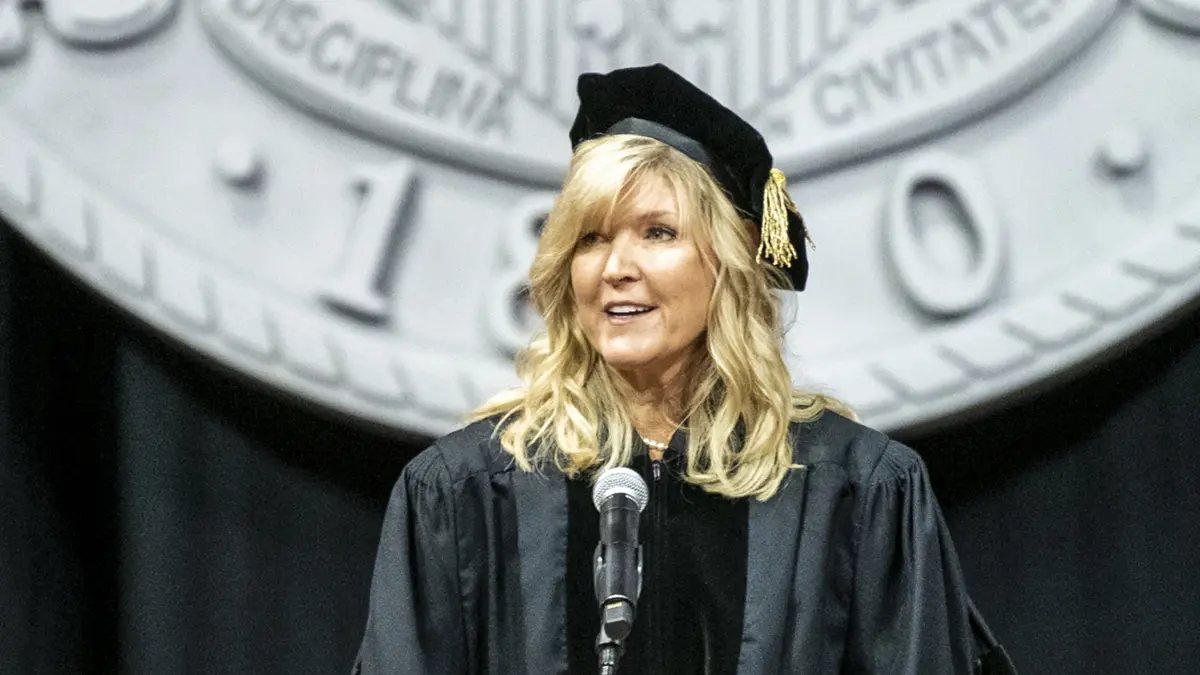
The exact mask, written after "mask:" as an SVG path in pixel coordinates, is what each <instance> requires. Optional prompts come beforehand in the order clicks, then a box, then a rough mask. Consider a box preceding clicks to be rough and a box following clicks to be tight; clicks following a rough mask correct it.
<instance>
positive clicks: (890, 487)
mask: <svg viewBox="0 0 1200 675" xmlns="http://www.w3.org/2000/svg"><path fill="white" fill-rule="evenodd" d="M856 509H857V512H856V517H855V530H856V532H855V534H856V540H857V548H856V557H855V563H854V565H855V569H854V591H853V597H852V600H851V610H850V626H849V631H850V632H849V635H848V636H847V637H848V640H849V644H848V652H847V655H848V657H849V666H850V667H849V669H848V670H849V671H850V672H851V673H856V674H860V675H882V674H884V673H886V674H888V675H1015V673H1016V671H1015V670H1014V669H1013V666H1012V663H1011V661H1010V660H1009V658H1008V656H1007V655H1006V654H1005V652H1004V649H1003V648H1002V647H1001V646H1000V645H999V644H998V643H997V642H996V639H995V637H993V635H992V633H991V631H990V630H988V627H987V625H986V624H985V623H984V621H983V618H982V617H981V616H980V615H979V612H978V611H977V610H976V609H975V607H974V605H973V604H972V602H971V600H970V597H969V596H968V595H967V589H966V584H965V582H964V579H963V574H962V569H961V568H960V567H959V563H958V557H957V556H956V555H955V553H954V545H953V543H952V542H951V541H950V533H949V531H948V530H947V528H946V524H945V522H944V521H943V519H942V514H941V510H940V508H939V507H938V503H937V500H936V499H935V497H934V494H933V490H932V488H931V486H930V483H929V476H928V473H927V472H926V470H925V465H924V463H923V462H922V461H921V459H920V457H919V456H918V455H917V454H916V453H915V452H913V451H912V450H910V449H908V448H906V447H904V446H903V445H900V444H899V443H896V442H890V443H889V444H888V447H887V448H886V449H885V451H884V453H883V457H882V458H881V460H880V462H879V464H878V465H877V467H876V468H875V470H874V471H873V472H872V476H871V478H870V479H869V480H868V481H867V484H866V485H865V486H863V488H862V489H861V490H860V491H859V497H858V499H857V505H856Z"/></svg>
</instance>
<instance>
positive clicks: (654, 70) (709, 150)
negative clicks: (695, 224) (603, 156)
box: [571, 63, 808, 291]
mask: <svg viewBox="0 0 1200 675" xmlns="http://www.w3.org/2000/svg"><path fill="white" fill-rule="evenodd" d="M578 89H579V113H578V114H577V115H576V117H575V123H574V124H573V125H572V126H571V148H572V149H574V148H576V147H577V146H578V145H579V144H580V143H582V142H583V141H586V140H588V139H590V138H595V137H597V136H604V135H613V134H635V135H638V136H648V137H650V138H654V139H656V140H659V141H662V142H663V143H666V144H667V145H670V146H671V147H673V148H675V149H676V150H679V151H680V152H682V153H683V154H685V155H687V156H688V157H690V158H692V159H694V160H696V161H697V162H700V163H701V164H704V165H705V166H707V167H708V169H709V171H710V172H711V173H712V175H713V177H714V178H716V180H717V183H719V184H720V185H721V187H723V188H724V189H725V193H726V194H727V195H728V197H729V200H730V201H731V202H733V205H734V206H735V207H737V209H738V210H739V211H741V212H742V214H743V215H745V216H746V217H747V218H749V219H750V220H752V221H754V222H755V223H756V224H758V226H759V233H760V235H761V239H762V245H761V246H760V247H759V250H758V254H759V257H760V258H767V259H768V261H769V262H771V263H772V264H774V265H775V266H777V267H779V268H780V269H782V270H783V272H784V273H785V274H787V276H788V277H789V278H790V279H791V282H792V287H793V288H794V289H795V290H797V291H802V290H804V285H805V282H806V281H807V280H808V256H807V255H806V251H805V247H804V244H805V240H806V239H807V232H806V231H805V228H804V220H803V218H801V217H800V213H799V211H798V210H797V209H796V206H795V204H793V203H792V200H791V198H790V197H789V196H788V194H787V189H786V188H787V185H786V179H785V178H784V175H783V172H782V171H779V170H778V169H775V168H773V167H772V158H771V151H770V150H768V149H767V143H766V141H764V140H763V137H762V134H760V133H758V131H757V130H756V129H755V128H754V127H752V126H750V124H749V123H748V122H746V121H745V120H743V119H742V118H741V117H739V116H738V115H737V113H735V112H733V111H732V110H730V109H729V108H726V107H725V106H723V105H721V104H720V103H719V102H718V101H717V100H716V99H714V98H713V97H712V96H709V95H708V94H707V93H705V92H704V91H703V90H702V89H700V88H699V87H697V86H696V85H694V84H692V83H691V82H688V81H687V80H686V79H684V78H683V77H682V76H681V75H679V74H678V73H676V72H675V71H673V70H671V69H670V68H668V67H666V66H664V65H662V64H661V63H659V64H655V65H652V66H639V67H636V68H622V69H620V70H614V71H612V72H610V73H607V74H600V73H585V74H583V75H580V76H579V87H578Z"/></svg>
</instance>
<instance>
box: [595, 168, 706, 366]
mask: <svg viewBox="0 0 1200 675" xmlns="http://www.w3.org/2000/svg"><path fill="white" fill-rule="evenodd" d="M649 180H652V182H650V183H647V184H646V185H643V186H640V188H641V189H639V190H638V191H637V194H636V197H635V198H634V199H633V200H632V201H631V203H630V204H629V205H628V208H625V209H622V212H623V216H622V217H620V218H616V219H614V222H612V223H611V225H610V228H611V229H610V230H609V231H604V232H599V231H588V230H586V229H585V230H584V231H583V233H582V235H581V237H580V240H579V243H578V245H577V247H576V250H575V256H574V259H573V261H572V263H571V286H572V289H573V291H574V294H575V305H576V311H577V312H578V321H579V324H580V326H581V328H582V329H583V332H584V335H586V336H587V339H588V341H589V342H590V343H591V344H592V347H593V348H595V349H596V350H597V351H598V352H600V355H601V356H602V357H603V358H604V360H605V361H606V362H607V363H608V364H609V365H611V366H612V367H613V368H615V369H616V370H617V371H619V372H622V373H628V374H631V375H635V376H636V375H638V374H641V375H646V376H650V377H662V376H664V375H670V374H674V373H678V372H679V371H680V370H681V369H682V368H683V367H684V365H685V364H686V362H687V360H688V359H689V358H690V357H691V355H692V353H693V351H694V350H695V349H696V348H697V347H698V346H699V341H700V339H701V336H702V335H703V334H704V330H705V326H706V324H707V321H708V302H709V298H710V297H711V296H712V291H713V283H714V282H713V277H712V274H711V273H710V272H709V269H708V267H707V266H706V265H705V263H704V259H703V258H702V256H701V254H700V251H699V249H698V248H697V247H696V243H695V239H694V237H691V236H689V233H687V232H685V231H681V223H680V222H679V220H680V219H679V209H678V205H677V204H676V200H675V194H674V192H673V191H672V190H671V189H670V186H669V185H668V184H667V182H666V181H664V180H661V179H649Z"/></svg>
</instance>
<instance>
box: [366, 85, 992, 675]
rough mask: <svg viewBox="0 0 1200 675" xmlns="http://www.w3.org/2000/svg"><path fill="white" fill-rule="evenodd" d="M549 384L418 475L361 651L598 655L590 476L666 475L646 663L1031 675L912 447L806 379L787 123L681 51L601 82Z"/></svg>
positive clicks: (650, 516) (551, 226)
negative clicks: (690, 71)
mask: <svg viewBox="0 0 1200 675" xmlns="http://www.w3.org/2000/svg"><path fill="white" fill-rule="evenodd" d="M579 95H580V101H581V106H580V111H579V115H578V117H577V119H576V122H575V124H574V126H573V127H572V129H571V142H572V145H573V147H574V156H573V160H572V163H571V166H570V168H569V170H568V173H567V177H566V180H565V182H564V184H563V189H562V192H561V194H560V196H559V198H558V200H557V202H556V204H555V206H554V208H553V210H552V212H551V213H550V216H549V218H548V219H547V222H546V225H545V228H544V231H543V234H542V236H541V240H540V243H539V247H538V253H537V257H536V260H535V262H534V264H533V267H532V269H531V271H530V289H531V294H532V298H533V301H534V304H535V305H536V306H537V308H538V310H539V311H540V312H541V314H542V316H543V318H544V319H545V325H546V329H545V333H544V335H542V336H541V337H540V338H539V339H537V340H535V341H534V342H533V343H532V345H531V346H530V347H529V348H528V349H527V350H525V352H524V353H523V354H521V356H520V358H519V359H518V371H519V373H520V375H521V378H522V380H523V386H522V387H521V388H520V389H518V390H516V391H513V392H509V393H505V394H502V395H500V396H498V397H497V398H495V399H493V400H492V401H490V402H489V403H488V404H486V405H484V406H483V407H482V409H480V410H479V411H477V413H476V416H475V418H476V421H475V422H474V423H472V424H471V425H469V426H467V427H466V428H465V429H462V430H459V431H457V432H454V433H452V434H450V435H449V436H446V437H445V438H442V439H441V440H439V441H438V442H437V443H436V444H434V446H433V447H431V448H429V449H428V450H426V451H425V452H423V453H422V454H421V455H419V456H418V457H417V458H416V459H414V460H413V461H412V462H411V463H410V464H409V465H408V466H407V467H406V468H405V470H404V473H403V476H402V477H401V479H400V481H399V482H398V483H397V486H396V489H395V492H394V493H393V495H392V499H391V502H390V504H389V507H388V514H387V518H386V522H385V525H384V530H383V535H382V538H381V542H380V548H379V554H378V559H377V562H376V567H375V575H374V580H373V586H372V595H371V607H370V614H369V618H368V622H367V628H366V634H365V636H364V638H363V642H362V647H361V649H360V652H359V658H358V661H357V669H358V670H359V672H361V673H363V675H375V674H376V673H439V674H443V673H444V674H458V673H461V674H475V673H504V674H507V673H539V674H542V673H566V672H569V673H572V674H582V673H593V672H597V659H596V653H595V640H596V636H597V632H598V627H599V611H598V609H597V604H596V599H595V596H594V592H593V581H592V555H593V553H594V552H595V550H596V544H597V541H598V538H599V532H598V530H599V526H598V521H597V514H596V510H595V508H594V507H593V505H592V503H591V497H590V494H589V491H590V484H591V481H592V480H593V479H594V478H595V477H596V475H597V474H598V473H599V472H600V471H602V470H604V469H608V468H611V467H623V466H628V467H632V468H633V469H634V470H636V471H639V472H641V474H642V475H643V476H645V477H646V480H647V481H648V483H649V485H650V504H649V507H647V508H646V510H645V512H644V513H643V515H642V517H641V521H640V539H641V542H642V544H643V546H644V549H645V550H644V553H645V558H644V566H643V580H644V582H643V590H642V594H641V597H640V599H639V601H638V605H637V616H636V620H635V622H634V626H633V632H632V634H631V635H630V637H629V639H628V642H627V644H626V645H625V647H626V649H625V653H624V656H623V657H622V658H621V660H620V664H619V665H620V672H621V673H624V674H628V675H632V674H634V673H678V674H685V675H692V674H695V673H705V674H713V675H717V674H719V675H733V674H735V673H737V674H740V675H749V674H756V675H757V674H760V673H803V674H804V675H820V674H825V673H828V674H831V675H832V674H834V673H894V674H911V675H918V674H920V675H937V674H946V675H949V674H950V673H964V674H965V673H1007V672H1012V671H1011V665H1009V663H1008V660H1007V657H1006V656H1005V655H1004V652H1003V650H1002V649H1001V648H1000V647H999V645H997V643H996V641H995V639H994V638H993V637H992V636H991V634H990V633H989V631H988V630H987V628H986V626H985V624H984V622H983V621H982V619H981V618H980V617H979V615H978V614H977V613H976V612H975V610H974V608H973V606H972V605H971V602H970V600H969V598H968V596H967V593H966V591H965V588H964V584H963V579H962V574H961V571H960V569H959V565H958V561H957V559H956V557H955V554H954V550H953V547H952V545H951V542H950V538H949V535H948V534H947V531H946V528H945V526H944V524H943V522H942V519H941V516H940V513H939V511H938V507H937V503H936V501H935V499H934V496H933V493H932V492H931V490H930V486H929V479H928V476H927V475H926V472H925V469H924V467H923V465H922V464H921V461H920V459H919V458H918V457H917V455H916V454H915V453H913V452H912V451H911V450H909V449H907V448H905V447H903V446H901V445H900V444H898V443H896V442H894V441H891V440H889V439H888V438H886V437H885V436H883V435H882V434H880V433H878V432H875V431H872V430H870V429H867V428H865V427H863V426H860V425H858V424H856V423H855V422H853V421H851V420H850V419H849V418H848V417H847V416H844V415H843V414H840V412H839V411H841V408H840V407H839V406H838V404H837V403H836V402H835V401H833V400H831V399H827V398H824V397H822V396H820V395H812V394H801V393H798V392H794V391H793V389H792V383H791V382H792V381H791V377H790V375H789V373H788V371H787V368H786V366H785V363H784V360H783V357H782V355H781V352H780V345H781V341H782V333H781V328H780V321H779V316H778V305H777V301H776V296H775V295H774V290H773V289H775V288H793V289H797V290H800V289H803V288H804V285H805V282H806V278H807V272H808V263H807V258H806V256H805V247H804V241H805V238H806V234H805V229H804V225H803V222H802V220H801V218H800V217H799V214H798V213H797V211H796V209H795V206H794V205H793V204H792V203H791V200H790V198H789V197H788V196H787V192H786V190H785V186H784V181H783V176H782V174H780V173H779V172H777V171H774V170H772V169H771V155H770V153H769V151H768V150H767V147H766V145H765V143H764V142H763V140H762V137H761V136H760V135H759V134H758V133H757V132H756V131H755V130H754V129H753V128H752V127H750V125H748V124H747V123H746V122H745V121H743V120H741V119H740V118H739V117H738V116H737V115H735V114H734V113H733V112H731V111H729V110H728V109H726V108H724V107H722V106H721V105H720V104H719V103H717V102H716V101H715V100H713V99H712V98H711V97H709V96H707V95H706V94H705V93H704V92H702V91H701V90H699V89H698V88H696V87H694V86H693V85H691V84H690V83H688V82H687V81H686V80H684V79H683V78H681V77H679V76H678V75H676V74H675V73H673V72H671V71H670V70H668V69H667V68H665V67H663V66H651V67H645V68H631V69H625V70H618V71H614V72H612V73H609V74H607V75H596V74H589V75H584V76H582V77H581V78H580V82H579Z"/></svg>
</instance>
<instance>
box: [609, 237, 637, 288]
mask: <svg viewBox="0 0 1200 675" xmlns="http://www.w3.org/2000/svg"><path fill="white" fill-rule="evenodd" d="M636 254H637V247H636V246H635V245H634V242H632V241H631V240H630V238H629V237H627V236H622V235H618V236H616V237H613V240H612V243H611V245H610V246H609V249H608V259H607V260H605V261H604V271H603V272H602V273H601V278H602V279H603V280H604V282H605V283H609V284H621V283H625V282H629V281H634V280H636V279H637V278H638V274H639V271H638V266H637V261H636Z"/></svg>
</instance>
